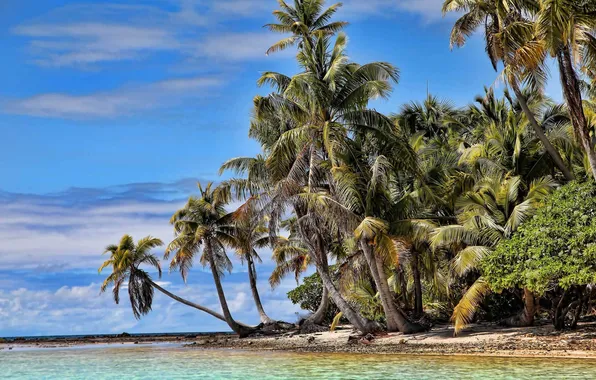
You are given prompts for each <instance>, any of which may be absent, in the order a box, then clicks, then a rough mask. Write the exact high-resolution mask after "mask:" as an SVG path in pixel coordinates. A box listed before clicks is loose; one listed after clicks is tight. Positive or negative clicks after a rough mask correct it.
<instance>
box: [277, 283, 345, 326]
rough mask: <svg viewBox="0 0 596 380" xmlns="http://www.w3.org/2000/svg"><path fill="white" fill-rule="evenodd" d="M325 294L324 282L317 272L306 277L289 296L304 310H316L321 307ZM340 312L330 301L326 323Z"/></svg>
mask: <svg viewBox="0 0 596 380" xmlns="http://www.w3.org/2000/svg"><path fill="white" fill-rule="evenodd" d="M322 296H323V283H322V282H321V278H320V277H319V275H318V274H317V273H315V274H313V275H310V276H308V277H304V279H303V280H302V284H301V285H299V286H297V287H296V288H295V289H294V290H290V291H289V292H288V298H289V299H290V301H292V303H293V304H294V305H300V308H301V309H302V310H306V311H310V312H313V313H314V312H315V311H317V309H318V308H319V303H320V302H321V297H322ZM338 312H339V310H338V309H337V307H336V306H335V305H334V304H333V301H330V306H329V308H328V310H327V313H326V316H325V323H327V324H330V323H331V322H332V321H333V318H334V317H335V315H336V314H337V313H338Z"/></svg>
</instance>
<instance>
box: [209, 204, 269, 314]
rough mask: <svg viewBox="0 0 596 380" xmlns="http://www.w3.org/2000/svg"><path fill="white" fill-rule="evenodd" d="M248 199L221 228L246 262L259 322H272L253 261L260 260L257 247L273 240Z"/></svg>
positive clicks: (262, 246)
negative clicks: (262, 298) (258, 286)
mask: <svg viewBox="0 0 596 380" xmlns="http://www.w3.org/2000/svg"><path fill="white" fill-rule="evenodd" d="M251 201H252V199H249V200H248V201H247V202H246V203H245V204H243V205H242V206H240V207H239V208H238V210H236V211H235V212H233V213H232V214H231V218H230V219H231V220H230V222H229V223H230V224H229V225H227V226H222V227H221V229H222V230H223V231H225V232H226V233H227V234H228V235H230V236H231V237H232V238H233V240H232V241H230V242H229V245H230V247H231V248H234V249H235V251H236V254H237V255H238V257H239V258H240V261H241V262H242V263H244V262H246V265H247V267H248V279H249V283H250V289H251V291H252V295H253V299H254V301H255V306H256V308H257V311H258V313H259V317H260V318H261V323H263V324H265V325H269V324H273V323H275V322H276V321H275V320H273V319H271V318H270V317H269V316H268V315H267V313H266V312H265V309H264V308H263V304H262V303H261V297H260V295H259V290H258V288H257V270H256V267H255V261H258V262H261V258H260V257H259V254H258V253H257V249H258V248H265V247H267V246H270V245H272V244H271V243H272V242H273V244H275V240H277V239H275V240H274V239H271V238H270V236H269V229H268V228H267V227H266V226H265V222H264V220H262V219H261V218H260V215H259V214H258V212H257V210H255V205H254V202H251Z"/></svg>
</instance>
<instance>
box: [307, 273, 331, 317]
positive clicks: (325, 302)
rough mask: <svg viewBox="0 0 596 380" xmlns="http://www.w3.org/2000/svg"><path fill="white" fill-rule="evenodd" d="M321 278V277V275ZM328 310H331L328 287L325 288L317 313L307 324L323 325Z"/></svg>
mask: <svg viewBox="0 0 596 380" xmlns="http://www.w3.org/2000/svg"><path fill="white" fill-rule="evenodd" d="M319 277H321V276H320V275H319ZM327 309H329V291H328V290H327V287H326V286H323V294H322V296H321V302H320V303H319V307H318V308H317V311H315V312H314V313H313V314H312V315H311V316H310V317H308V319H307V322H309V323H312V324H315V325H322V324H323V322H324V321H325V314H327Z"/></svg>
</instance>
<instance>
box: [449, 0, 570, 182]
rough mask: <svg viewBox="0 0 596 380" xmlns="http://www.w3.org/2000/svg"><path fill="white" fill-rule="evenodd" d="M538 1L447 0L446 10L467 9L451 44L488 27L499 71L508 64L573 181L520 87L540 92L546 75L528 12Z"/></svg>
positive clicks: (509, 76)
mask: <svg viewBox="0 0 596 380" xmlns="http://www.w3.org/2000/svg"><path fill="white" fill-rule="evenodd" d="M537 10H538V5H537V3H536V1H535V0H445V2H444V4H443V13H448V12H452V11H453V12H463V13H464V14H463V15H462V16H461V17H460V18H459V19H458V20H457V21H456V22H455V24H454V26H453V30H452V32H451V46H452V47H454V46H458V47H461V46H463V45H464V44H465V42H466V39H467V38H468V37H469V36H470V35H472V34H473V33H474V31H475V30H476V29H478V28H479V27H480V26H484V32H485V34H484V37H485V40H486V51H487V53H488V56H489V58H490V60H491V62H492V64H493V67H494V69H495V70H497V65H498V62H499V61H501V62H503V64H504V65H505V72H504V78H505V79H506V80H507V82H508V84H509V85H510V86H511V88H512V89H513V91H514V93H515V96H516V97H517V99H518V101H519V103H520V105H521V107H522V109H523V111H524V114H525V115H526V118H527V119H528V121H529V122H530V124H531V126H532V128H533V129H534V132H535V133H536V136H537V137H538V138H539V139H540V142H541V143H542V145H543V146H544V148H545V149H546V151H547V152H548V154H549V155H550V156H551V158H552V160H553V162H554V163H555V165H556V166H557V168H558V169H559V170H560V171H561V173H563V175H564V176H565V178H566V179H567V180H569V181H571V180H573V179H574V177H575V176H574V174H573V172H571V170H569V168H568V167H567V166H566V165H565V163H564V162H563V159H562V158H561V155H560V153H559V152H558V151H557V149H556V148H555V147H554V146H553V145H552V144H551V142H550V141H549V140H548V138H547V137H546V135H545V133H544V131H543V129H542V128H541V126H540V125H539V124H538V121H537V120H536V117H535V115H534V113H533V112H532V110H531V109H530V107H529V105H528V104H527V101H526V98H525V97H524V94H523V92H522V90H521V88H520V84H521V83H523V82H526V83H528V84H529V85H530V86H532V88H533V89H534V90H536V91H538V90H539V87H540V85H541V84H542V83H541V82H542V81H543V80H544V78H545V77H546V74H545V72H544V71H543V70H542V69H541V67H540V65H539V62H540V61H541V59H543V56H544V53H543V52H541V51H540V49H539V48H538V47H539V46H540V45H541V44H540V42H538V41H536V40H535V39H534V27H533V24H532V22H531V21H529V20H526V19H525V18H524V15H525V14H527V13H532V12H534V13H535V12H537Z"/></svg>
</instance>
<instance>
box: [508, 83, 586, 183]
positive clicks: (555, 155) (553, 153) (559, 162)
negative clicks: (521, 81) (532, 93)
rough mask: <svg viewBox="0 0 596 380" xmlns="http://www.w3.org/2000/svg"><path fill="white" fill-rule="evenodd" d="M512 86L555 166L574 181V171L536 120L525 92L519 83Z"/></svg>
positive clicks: (568, 178)
mask: <svg viewBox="0 0 596 380" xmlns="http://www.w3.org/2000/svg"><path fill="white" fill-rule="evenodd" d="M511 88H512V89H513V92H514V93H515V97H516V98H517V100H518V101H519V104H520V105H521V108H522V110H523V111H524V114H525V115H526V118H527V119H528V121H529V122H530V125H531V126H532V128H533V129H534V132H535V133H536V136H538V139H539V140H540V142H541V143H542V145H544V149H546V152H547V153H548V154H549V156H550V157H551V158H552V160H553V162H554V164H555V166H556V167H557V168H559V170H560V171H561V173H563V176H564V177H565V179H566V180H568V181H573V180H574V179H575V176H574V175H573V172H572V171H571V170H570V169H569V168H568V167H567V165H565V163H564V162H563V158H562V157H561V155H560V154H559V152H558V151H557V149H555V147H554V146H553V144H551V142H550V141H549V140H548V138H547V137H546V135H545V134H544V131H543V130H542V127H541V126H540V125H538V122H537V121H536V117H535V116H534V113H533V112H532V110H530V107H529V106H528V102H527V100H526V97H525V96H524V95H523V93H522V92H521V90H520V89H519V87H518V86H517V83H511Z"/></svg>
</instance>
